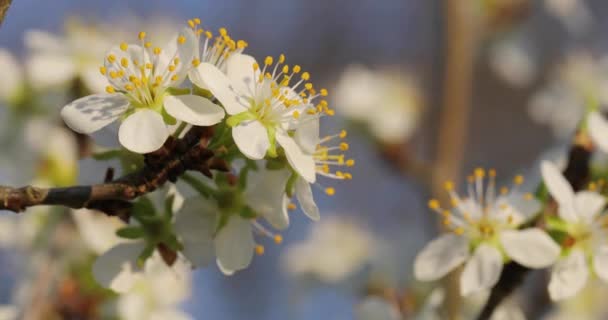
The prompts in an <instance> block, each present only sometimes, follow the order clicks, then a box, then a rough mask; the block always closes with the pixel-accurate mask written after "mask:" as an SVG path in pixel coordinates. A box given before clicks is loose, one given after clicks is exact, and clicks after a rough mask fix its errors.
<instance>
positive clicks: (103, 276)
mask: <svg viewBox="0 0 608 320" xmlns="http://www.w3.org/2000/svg"><path fill="white" fill-rule="evenodd" d="M144 248H145V243H144V242H130V243H122V244H119V245H117V246H115V247H114V248H112V249H110V250H108V251H106V252H105V253H104V254H103V255H101V256H99V257H98V258H97V260H95V263H94V264H93V276H94V277H95V280H97V282H98V283H99V284H101V285H102V286H104V287H106V288H110V289H112V290H114V291H116V292H119V293H125V292H127V291H129V290H130V289H131V287H132V286H133V284H134V283H135V281H137V279H139V277H141V274H142V273H141V270H139V269H138V268H137V257H138V256H139V255H140V254H141V252H142V251H143V250H144Z"/></svg>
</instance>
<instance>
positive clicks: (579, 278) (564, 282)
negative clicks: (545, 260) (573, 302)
mask: <svg viewBox="0 0 608 320" xmlns="http://www.w3.org/2000/svg"><path fill="white" fill-rule="evenodd" d="M588 276H589V268H588V267H587V262H586V261H585V254H584V253H583V252H582V251H581V250H578V249H575V250H572V252H570V254H569V255H568V256H567V257H565V258H562V259H560V260H559V261H558V262H557V263H556V264H555V266H553V270H552V271H551V280H550V281H549V296H550V297H551V299H552V300H554V301H556V300H562V299H567V298H571V297H573V296H574V295H576V294H577V293H578V292H579V291H580V290H581V289H583V287H584V286H585V284H586V283H587V278H588Z"/></svg>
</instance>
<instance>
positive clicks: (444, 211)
mask: <svg viewBox="0 0 608 320" xmlns="http://www.w3.org/2000/svg"><path fill="white" fill-rule="evenodd" d="M441 215H442V216H443V217H444V218H447V217H449V216H451V215H452V212H451V211H450V210H443V211H441Z"/></svg>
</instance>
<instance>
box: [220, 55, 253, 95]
mask: <svg viewBox="0 0 608 320" xmlns="http://www.w3.org/2000/svg"><path fill="white" fill-rule="evenodd" d="M255 63H256V62H255V59H254V58H253V57H252V56H249V55H246V54H233V55H232V56H230V58H228V61H226V75H227V76H228V79H230V81H231V82H232V84H233V85H234V86H235V87H236V89H237V91H238V92H241V93H243V94H245V95H247V96H250V97H251V96H253V95H254V88H255V82H256V80H257V79H258V78H259V75H260V70H259V69H258V70H257V71H254V70H253V65H254V64H255Z"/></svg>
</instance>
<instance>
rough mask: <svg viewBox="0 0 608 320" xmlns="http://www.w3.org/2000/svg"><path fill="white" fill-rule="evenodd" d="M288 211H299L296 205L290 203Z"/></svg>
mask: <svg viewBox="0 0 608 320" xmlns="http://www.w3.org/2000/svg"><path fill="white" fill-rule="evenodd" d="M287 209H288V210H295V209H297V207H296V205H295V203H292V202H290V203H289V204H288V205H287Z"/></svg>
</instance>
